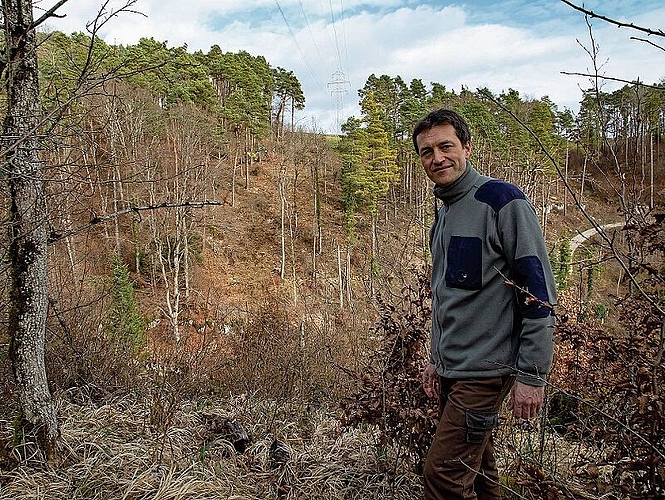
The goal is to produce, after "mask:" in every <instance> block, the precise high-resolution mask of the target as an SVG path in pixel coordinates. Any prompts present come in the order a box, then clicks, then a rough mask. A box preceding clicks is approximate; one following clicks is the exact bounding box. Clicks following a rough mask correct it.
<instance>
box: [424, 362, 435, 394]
mask: <svg viewBox="0 0 665 500" xmlns="http://www.w3.org/2000/svg"><path fill="white" fill-rule="evenodd" d="M423 389H425V394H427V396H428V397H430V398H434V399H439V374H438V373H436V368H435V367H434V363H427V364H426V365H425V367H424V368H423Z"/></svg>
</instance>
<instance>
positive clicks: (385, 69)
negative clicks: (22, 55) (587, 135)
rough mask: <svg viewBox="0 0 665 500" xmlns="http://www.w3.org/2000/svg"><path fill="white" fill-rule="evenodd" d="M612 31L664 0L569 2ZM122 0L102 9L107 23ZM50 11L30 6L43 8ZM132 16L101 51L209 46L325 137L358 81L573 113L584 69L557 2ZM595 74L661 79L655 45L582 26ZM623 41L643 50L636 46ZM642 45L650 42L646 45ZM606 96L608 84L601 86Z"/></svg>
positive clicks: (569, 15)
mask: <svg viewBox="0 0 665 500" xmlns="http://www.w3.org/2000/svg"><path fill="white" fill-rule="evenodd" d="M571 1H572V3H574V4H576V5H582V3H584V6H585V8H587V9H589V10H592V11H594V12H596V13H597V14H601V15H604V16H606V17H609V18H612V19H614V20H617V21H621V22H625V23H632V24H634V25H637V26H641V27H645V28H650V29H652V30H664V31H665V2H663V0H639V1H637V0H584V2H583V1H582V0H571ZM125 3H126V0H107V6H106V12H107V13H108V12H111V11H113V10H115V9H118V8H119V7H121V6H122V5H124V4H125ZM53 4H55V0H42V1H41V2H39V1H38V0H37V1H36V2H35V7H36V12H35V17H39V15H40V12H39V9H45V8H49V7H50V6H51V5H53ZM101 6H102V0H69V1H68V3H66V4H65V5H64V6H63V7H62V8H61V9H60V10H59V11H58V12H59V13H60V14H66V16H65V17H63V18H59V19H52V20H50V21H49V22H48V24H47V25H46V27H47V29H57V30H60V31H63V32H65V33H67V34H70V33H72V32H75V31H83V32H85V31H86V24H87V23H88V22H89V21H90V20H92V19H94V17H95V15H96V14H97V12H98V11H99V9H100V8H101ZM132 10H134V11H136V13H127V12H125V13H121V14H119V15H117V16H114V17H113V18H112V19H109V21H108V22H107V23H106V24H105V25H104V27H103V29H102V31H101V32H100V36H101V37H102V38H103V39H104V40H105V41H106V42H107V43H109V44H113V43H118V44H134V43H136V42H137V41H138V40H139V39H140V38H142V37H153V38H155V39H156V40H158V41H161V42H167V45H168V46H169V47H175V46H182V45H187V47H188V49H189V50H190V51H195V50H203V51H204V52H207V51H208V49H209V48H210V47H211V46H212V45H214V44H217V45H219V46H220V47H221V49H222V50H223V51H225V52H237V51H239V50H246V51H247V52H249V53H251V54H253V55H262V56H264V57H265V58H266V59H267V60H268V62H269V63H270V65H271V66H273V67H278V66H279V67H282V68H285V69H287V70H291V71H293V72H294V73H295V75H296V76H297V77H298V79H299V80H300V82H301V84H302V87H303V91H304V93H305V98H306V108H305V110H304V111H303V112H302V113H300V115H299V116H298V120H299V122H298V123H299V125H302V126H304V127H307V128H309V129H315V130H317V131H322V132H334V131H336V129H337V128H338V126H339V123H340V122H344V121H345V119H346V117H348V116H350V115H355V116H358V114H359V111H358V94H357V91H358V89H360V88H362V87H363V85H364V84H365V81H366V80H367V77H368V76H369V75H370V74H372V73H374V74H375V75H377V76H379V75H383V74H386V75H389V76H391V77H395V76H401V77H402V78H403V79H404V81H406V82H409V81H410V80H411V79H413V78H419V79H421V80H422V81H423V82H424V83H426V84H429V83H430V82H439V83H442V84H444V85H445V86H446V87H447V88H448V89H450V90H455V91H459V90H461V88H462V86H464V87H466V88H468V89H470V90H475V89H476V88H479V87H487V88H489V89H490V90H491V91H493V92H495V93H500V92H502V91H505V90H508V89H509V88H512V89H515V90H517V91H519V93H520V95H522V96H523V97H534V98H540V97H542V96H549V98H550V99H551V100H552V101H553V102H554V103H555V104H557V106H558V107H559V109H564V108H569V109H571V110H573V111H577V109H578V103H579V100H580V98H581V90H580V89H581V88H588V87H589V81H588V78H584V77H579V76H570V75H564V74H562V72H572V73H575V72H577V73H587V72H588V71H590V68H591V66H592V63H591V59H590V57H589V55H588V54H587V50H589V49H590V47H591V40H590V36H589V30H588V28H587V25H586V23H585V19H584V15H583V14H581V13H579V12H577V11H575V10H574V9H572V8H571V7H569V6H568V5H566V4H565V3H563V2H562V1H560V0H504V1H500V2H497V1H487V0H467V1H461V2H458V3H452V2H448V1H446V0H136V1H135V3H134V4H133V6H132ZM590 23H591V24H592V29H591V33H592V35H593V37H594V39H595V42H596V45H597V46H598V48H599V56H598V62H599V63H600V64H602V68H601V73H603V74H605V75H606V76H609V77H613V78H621V79H626V80H635V79H636V78H640V80H642V81H644V82H646V83H655V82H659V81H660V80H662V79H665V64H664V63H665V51H664V50H662V49H659V48H657V47H654V46H653V45H652V44H653V43H656V44H659V45H660V47H665V37H655V36H651V37H649V36H648V35H647V34H646V33H644V32H641V31H637V30H634V29H630V28H617V27H616V26H614V25H609V24H607V23H605V22H603V21H601V20H598V19H591V20H590ZM631 37H636V38H641V39H646V40H648V41H647V42H645V41H639V40H634V39H631ZM649 42H651V43H649ZM606 85H607V86H606V87H605V90H608V91H609V90H613V89H614V88H616V86H617V85H618V84H616V83H611V82H610V81H608V82H607V84H606Z"/></svg>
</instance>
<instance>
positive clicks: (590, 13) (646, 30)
mask: <svg viewBox="0 0 665 500" xmlns="http://www.w3.org/2000/svg"><path fill="white" fill-rule="evenodd" d="M561 1H562V2H563V3H565V4H566V5H568V6H569V7H572V8H573V9H575V10H577V11H579V12H582V13H583V14H585V15H587V16H589V17H595V18H596V19H600V20H602V21H605V22H607V23H610V24H614V25H615V26H618V27H619V28H631V29H634V30H637V31H642V32H644V33H648V34H649V35H654V36H662V37H665V31H663V30H652V29H650V28H643V27H641V26H637V25H635V24H633V23H622V22H621V21H615V20H614V19H611V18H609V17H606V16H602V15H600V14H596V13H595V12H593V11H592V10H587V9H585V8H584V7H580V6H579V5H575V4H574V3H572V2H569V1H568V0H561Z"/></svg>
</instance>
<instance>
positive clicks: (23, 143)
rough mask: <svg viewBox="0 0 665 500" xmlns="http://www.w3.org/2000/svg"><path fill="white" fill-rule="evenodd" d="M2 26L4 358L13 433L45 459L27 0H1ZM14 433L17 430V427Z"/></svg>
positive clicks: (44, 303) (38, 183)
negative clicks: (16, 407) (7, 292)
mask: <svg viewBox="0 0 665 500" xmlns="http://www.w3.org/2000/svg"><path fill="white" fill-rule="evenodd" d="M2 9H3V15H4V28H5V43H6V47H5V54H4V59H5V61H6V64H7V65H6V67H5V78H6V79H5V81H6V85H7V87H6V90H7V115H6V118H5V122H4V127H3V128H4V130H3V133H4V139H5V140H7V141H8V142H9V147H8V148H7V150H6V161H7V164H8V167H7V168H8V172H9V175H8V177H9V190H10V197H11V209H10V229H9V232H10V234H9V246H10V266H11V280H12V283H11V302H12V304H11V306H12V307H11V308H10V310H11V312H10V317H9V331H10V335H11V343H10V350H9V352H10V357H11V361H12V369H13V372H14V378H15V380H16V386H17V392H18V399H19V404H20V411H21V415H20V424H19V425H20V432H21V434H22V437H23V439H24V440H25V441H33V440H34V441H35V442H36V444H37V445H38V446H39V448H40V449H41V450H42V451H43V452H45V453H46V456H47V457H53V455H54V454H55V452H56V446H57V441H58V438H59V436H60V431H59V428H58V420H57V417H56V411H55V406H54V404H53V398H52V396H51V392H50V390H49V386H48V380H47V378H46V367H45V363H44V352H45V349H46V314H47V309H48V289H47V273H46V258H47V239H46V238H47V234H46V204H45V197H44V185H43V178H42V169H41V163H40V161H39V155H38V149H39V144H38V137H37V132H38V128H39V123H40V116H39V81H38V71H37V39H36V34H35V30H34V28H33V27H32V23H33V18H32V2H31V1H30V0H5V1H3V2H2ZM17 430H18V429H17Z"/></svg>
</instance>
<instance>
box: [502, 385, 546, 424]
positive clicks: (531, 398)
mask: <svg viewBox="0 0 665 500" xmlns="http://www.w3.org/2000/svg"><path fill="white" fill-rule="evenodd" d="M544 398H545V387H535V386H532V385H526V384H523V383H522V382H518V381H516V382H515V385H514V386H513V388H512V390H511V391H510V399H509V401H508V408H509V409H512V410H513V415H515V416H516V417H517V418H526V419H528V418H534V417H537V416H538V415H540V411H541V410H542V409H543V399H544Z"/></svg>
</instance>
